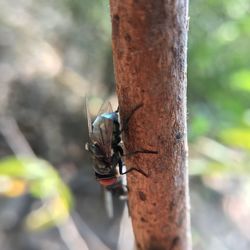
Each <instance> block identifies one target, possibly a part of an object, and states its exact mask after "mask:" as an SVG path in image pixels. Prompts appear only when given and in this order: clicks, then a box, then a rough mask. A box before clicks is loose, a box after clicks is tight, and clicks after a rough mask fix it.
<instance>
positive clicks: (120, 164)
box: [118, 159, 148, 177]
mask: <svg viewBox="0 0 250 250" xmlns="http://www.w3.org/2000/svg"><path fill="white" fill-rule="evenodd" d="M118 164H119V173H120V175H124V174H128V173H130V172H132V171H136V172H138V173H140V174H142V175H144V176H145V177H148V175H147V174H146V173H145V172H144V171H143V170H141V169H138V168H135V167H132V168H129V169H128V170H127V171H125V172H123V171H122V167H123V163H122V160H121V159H120V160H119V162H118Z"/></svg>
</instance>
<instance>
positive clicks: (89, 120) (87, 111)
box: [85, 97, 93, 138]
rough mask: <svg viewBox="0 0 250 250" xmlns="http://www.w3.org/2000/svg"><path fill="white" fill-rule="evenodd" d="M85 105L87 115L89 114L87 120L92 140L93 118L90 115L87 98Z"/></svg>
mask: <svg viewBox="0 0 250 250" xmlns="http://www.w3.org/2000/svg"><path fill="white" fill-rule="evenodd" d="M85 105H86V113H87V120H88V131H89V137H90V138H91V136H92V133H93V131H92V121H91V117H90V113H89V106H88V99H87V97H86V99H85Z"/></svg>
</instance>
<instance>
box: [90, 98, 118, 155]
mask: <svg viewBox="0 0 250 250" xmlns="http://www.w3.org/2000/svg"><path fill="white" fill-rule="evenodd" d="M112 113H113V110H112V106H111V104H110V103H109V102H106V103H104V104H103V105H102V107H101V109H100V111H99V112H98V116H97V118H96V120H95V122H94V127H93V133H92V136H91V139H92V140H93V141H95V142H97V143H98V145H99V147H100V149H101V151H102V152H103V154H105V156H106V157H107V159H109V158H110V157H111V148H112V138H113V122H114V121H113V119H112V118H113V117H112Z"/></svg>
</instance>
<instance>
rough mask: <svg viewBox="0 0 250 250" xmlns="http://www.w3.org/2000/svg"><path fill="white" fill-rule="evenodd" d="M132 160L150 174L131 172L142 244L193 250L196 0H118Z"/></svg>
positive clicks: (122, 90)
mask: <svg viewBox="0 0 250 250" xmlns="http://www.w3.org/2000/svg"><path fill="white" fill-rule="evenodd" d="M110 6H111V19H112V42H113V58H114V66H115V76H116V83H117V86H116V87H117V94H118V100H119V107H120V114H121V119H122V120H124V119H125V117H126V116H127V115H128V114H129V113H130V112H131V110H133V108H134V107H135V106H136V105H138V104H141V103H142V104H143V106H142V108H140V109H139V110H138V111H136V112H135V114H134V115H133V116H132V118H131V120H130V122H129V129H128V131H124V133H123V140H124V144H125V147H126V150H127V151H128V152H133V151H135V150H138V149H142V148H144V149H147V150H157V151H158V154H156V155H155V154H137V155H134V156H132V157H129V158H127V159H126V165H127V167H128V168H129V167H136V168H140V169H142V170H143V171H144V172H146V173H148V174H149V177H148V178H146V177H145V176H143V175H141V174H139V173H137V172H135V171H134V172H131V173H130V174H128V186H129V207H130V212H131V216H132V223H133V229H134V233H135V238H136V242H137V248H138V249H169V250H170V249H181V250H184V249H185V250H187V249H190V240H189V232H190V222H189V198H188V197H189V196H188V175H187V164H186V163H187V139H186V135H187V130H186V56H187V53H186V50H187V29H188V16H187V13H188V0H179V1H178V0H173V1H169V0H144V1H140V0H119V1H117V0H110Z"/></svg>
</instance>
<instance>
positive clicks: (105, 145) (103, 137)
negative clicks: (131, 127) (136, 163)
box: [85, 100, 156, 193]
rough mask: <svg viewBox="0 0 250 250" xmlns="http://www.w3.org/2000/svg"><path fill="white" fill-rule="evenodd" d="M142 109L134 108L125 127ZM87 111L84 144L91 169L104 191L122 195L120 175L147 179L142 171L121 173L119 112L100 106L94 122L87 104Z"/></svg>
mask: <svg viewBox="0 0 250 250" xmlns="http://www.w3.org/2000/svg"><path fill="white" fill-rule="evenodd" d="M141 107H142V105H138V106H136V108H135V109H134V110H133V111H132V112H131V114H130V115H129V116H128V117H127V119H126V120H125V124H124V126H127V124H128V121H129V119H130V118H131V116H132V115H133V113H134V112H135V111H136V110H138V109H139V108H141ZM86 111H87V119H88V130H89V139H90V142H88V143H86V145H85V148H86V150H87V151H89V152H90V154H91V156H92V159H93V163H94V165H93V168H94V171H95V176H96V179H97V181H98V182H99V183H100V184H101V185H102V186H104V187H105V188H106V189H108V190H110V191H112V192H118V193H119V192H121V193H122V192H123V188H122V186H123V184H122V179H121V175H124V174H127V173H129V172H131V171H137V172H139V173H140V174H142V175H144V176H146V177H147V174H146V173H144V172H143V171H142V170H141V169H137V168H134V167H132V168H129V169H128V170H125V171H124V167H123V166H124V165H123V161H122V157H123V156H124V153H123V148H122V146H121V133H122V131H123V129H121V128H120V122H119V111H118V109H117V110H116V111H113V110H112V106H111V104H110V103H109V102H106V103H104V104H103V105H102V107H101V109H100V111H99V113H98V114H97V116H96V118H95V119H94V122H92V121H91V117H90V114H89V110H88V104H87V100H86ZM137 153H156V152H154V151H148V150H143V151H141V150H138V151H136V152H133V153H130V155H132V154H137Z"/></svg>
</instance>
